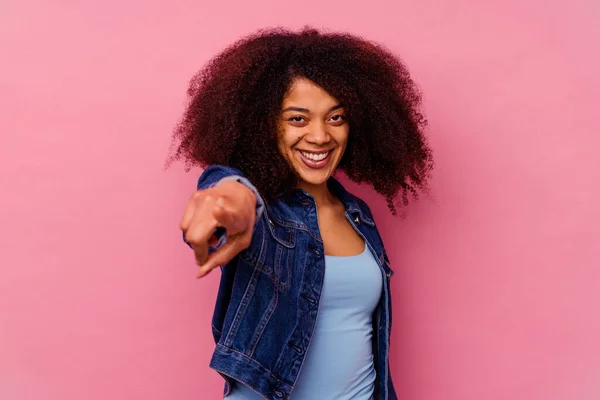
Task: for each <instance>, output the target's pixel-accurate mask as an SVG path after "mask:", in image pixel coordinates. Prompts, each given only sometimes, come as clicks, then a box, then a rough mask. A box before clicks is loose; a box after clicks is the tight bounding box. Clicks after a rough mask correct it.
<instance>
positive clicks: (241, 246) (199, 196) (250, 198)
mask: <svg viewBox="0 0 600 400" xmlns="http://www.w3.org/2000/svg"><path fill="white" fill-rule="evenodd" d="M255 219H256V196H255V195H254V193H253V192H252V190H250V189H248V188H247V187H246V186H244V185H243V184H241V183H239V182H236V181H233V180H231V181H224V182H221V183H220V184H219V185H218V186H215V187H213V188H210V189H204V190H198V191H196V192H195V193H194V194H193V195H192V197H191V198H190V200H189V201H188V204H187V206H186V209H185V212H184V214H183V218H182V220H181V230H182V231H183V232H184V234H185V239H186V241H187V242H188V243H189V244H190V245H191V246H192V248H193V249H194V254H195V256H196V264H198V265H199V266H200V272H199V274H198V278H201V277H203V276H205V275H206V274H208V273H209V272H210V271H212V270H213V269H214V268H216V267H218V266H220V265H225V264H227V263H228V262H229V261H231V260H233V258H235V256H237V255H238V254H239V253H240V252H241V251H243V250H245V249H247V248H248V246H250V242H251V240H252V231H253V228H254V222H255ZM217 227H222V228H225V230H226V234H227V243H225V244H224V245H223V246H222V247H221V248H220V249H218V250H217V251H215V252H214V253H213V254H211V255H210V256H209V254H208V245H209V244H213V241H216V240H215V237H214V236H213V234H214V231H215V229H216V228H217Z"/></svg>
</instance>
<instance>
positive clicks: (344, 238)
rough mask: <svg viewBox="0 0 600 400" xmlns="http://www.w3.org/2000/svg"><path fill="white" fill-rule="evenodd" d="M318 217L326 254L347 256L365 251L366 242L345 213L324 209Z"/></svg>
mask: <svg viewBox="0 0 600 400" xmlns="http://www.w3.org/2000/svg"><path fill="white" fill-rule="evenodd" d="M318 219H319V231H320V234H321V239H322V240H323V246H324V248H325V254H327V255H330V256H344V257H347V256H354V255H357V254H360V253H362V252H363V250H364V249H365V242H364V240H363V239H362V237H361V236H360V235H359V234H358V233H357V232H356V230H355V228H354V227H353V226H352V224H351V223H350V221H348V219H347V218H346V215H345V213H343V212H339V211H337V212H335V211H333V210H323V211H320V212H319V218H318Z"/></svg>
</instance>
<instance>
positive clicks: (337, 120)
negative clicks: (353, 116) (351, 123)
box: [329, 114, 346, 125]
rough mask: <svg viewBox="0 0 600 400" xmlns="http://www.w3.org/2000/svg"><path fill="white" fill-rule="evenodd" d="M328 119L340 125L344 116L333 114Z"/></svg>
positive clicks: (344, 118)
mask: <svg viewBox="0 0 600 400" xmlns="http://www.w3.org/2000/svg"><path fill="white" fill-rule="evenodd" d="M329 120H330V121H331V122H333V123H335V124H338V125H341V124H342V123H343V122H344V121H345V120H346V117H345V116H344V115H342V114H335V115H333V116H331V118H329Z"/></svg>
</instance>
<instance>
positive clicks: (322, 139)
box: [304, 124, 331, 146]
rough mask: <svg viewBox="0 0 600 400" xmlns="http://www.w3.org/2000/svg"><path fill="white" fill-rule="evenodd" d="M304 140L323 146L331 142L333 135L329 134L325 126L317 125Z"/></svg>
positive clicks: (311, 128)
mask: <svg viewBox="0 0 600 400" xmlns="http://www.w3.org/2000/svg"><path fill="white" fill-rule="evenodd" d="M304 138H305V139H306V141H307V142H309V143H312V144H315V145H317V146H322V145H324V144H327V143H329V142H330V141H331V135H329V132H327V128H326V126H324V124H315V125H314V126H312V127H310V131H309V132H308V134H307V135H306V136H305V137H304Z"/></svg>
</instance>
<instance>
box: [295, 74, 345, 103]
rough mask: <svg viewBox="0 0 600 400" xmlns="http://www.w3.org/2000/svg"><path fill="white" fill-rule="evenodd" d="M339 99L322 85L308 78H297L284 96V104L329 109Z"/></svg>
mask: <svg viewBox="0 0 600 400" xmlns="http://www.w3.org/2000/svg"><path fill="white" fill-rule="evenodd" d="M338 103H339V101H338V100H337V99H336V98H335V97H333V96H332V95H331V94H329V93H328V92H327V91H326V90H325V89H323V88H322V87H321V86H318V85H317V84H315V83H314V82H312V81H310V80H308V79H306V78H296V79H294V81H293V82H292V84H291V85H290V88H289V89H288V91H287V93H286V95H285V96H284V98H283V106H284V107H287V106H291V105H294V106H299V107H303V108H308V109H311V110H312V109H315V110H318V109H320V108H324V109H329V108H331V107H332V106H334V105H337V104H338Z"/></svg>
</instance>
